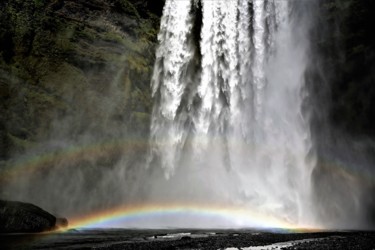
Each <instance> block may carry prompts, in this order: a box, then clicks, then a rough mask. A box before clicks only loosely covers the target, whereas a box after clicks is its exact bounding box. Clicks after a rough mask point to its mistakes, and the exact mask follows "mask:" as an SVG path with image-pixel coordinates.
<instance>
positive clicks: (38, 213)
mask: <svg viewBox="0 0 375 250" xmlns="http://www.w3.org/2000/svg"><path fill="white" fill-rule="evenodd" d="M67 226H68V220H67V219H65V218H56V217H55V216H53V215H52V214H50V213H48V212H46V211H44V210H43V209H41V208H39V207H37V206H35V205H33V204H29V203H23V202H14V201H3V200H0V233H39V232H46V231H52V230H56V229H58V228H64V227H67Z"/></svg>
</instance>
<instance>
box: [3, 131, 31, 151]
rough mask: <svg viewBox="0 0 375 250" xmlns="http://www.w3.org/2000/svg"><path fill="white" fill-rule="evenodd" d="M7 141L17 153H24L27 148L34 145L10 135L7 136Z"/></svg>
mask: <svg viewBox="0 0 375 250" xmlns="http://www.w3.org/2000/svg"><path fill="white" fill-rule="evenodd" d="M7 137H8V140H9V142H10V144H11V145H12V146H13V147H14V148H17V149H18V151H26V150H27V149H29V148H32V147H33V146H34V145H35V143H34V142H32V141H29V140H25V139H22V138H19V137H16V136H13V135H11V134H9V133H8V134H7Z"/></svg>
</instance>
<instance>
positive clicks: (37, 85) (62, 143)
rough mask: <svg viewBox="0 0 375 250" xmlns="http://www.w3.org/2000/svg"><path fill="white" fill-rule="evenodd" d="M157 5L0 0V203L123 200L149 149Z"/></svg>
mask: <svg viewBox="0 0 375 250" xmlns="http://www.w3.org/2000/svg"><path fill="white" fill-rule="evenodd" d="M163 5H164V1H162V0H157V1H145V0H92V1H86V0H45V1H39V0H4V1H0V24H1V25H0V110H1V112H0V197H2V198H5V199H15V200H22V201H27V202H32V203H34V204H37V205H40V206H43V207H44V208H46V209H48V211H51V212H53V213H56V212H61V213H62V214H64V215H65V214H68V213H69V211H74V210H79V208H82V207H85V208H87V210H93V209H95V208H97V207H98V206H110V205H111V204H113V203H116V202H121V200H122V199H123V195H124V193H128V192H124V190H123V188H124V187H123V186H121V185H124V186H132V185H131V184H130V181H133V179H134V175H135V174H133V173H128V172H129V171H130V170H129V169H131V168H136V165H137V162H138V161H143V160H144V159H143V158H144V157H139V156H144V154H145V152H146V151H147V148H146V146H145V145H146V142H147V138H148V133H149V132H148V131H149V123H150V114H151V111H152V98H151V94H150V86H149V85H150V78H151V74H152V69H153V64H154V57H155V49H156V46H157V34H158V29H159V25H160V15H161V12H162V8H163ZM115 166H118V167H117V169H116V170H114V168H115ZM128 180H129V181H128ZM109 194H110V195H109ZM82 197H85V199H82ZM68 208H70V210H69V209H68Z"/></svg>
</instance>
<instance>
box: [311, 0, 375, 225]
mask: <svg viewBox="0 0 375 250" xmlns="http://www.w3.org/2000/svg"><path fill="white" fill-rule="evenodd" d="M316 3H317V4H316V8H317V10H316V13H317V14H316V18H315V24H314V27H313V29H312V30H311V41H312V43H311V44H312V48H311V52H312V53H311V55H310V59H311V60H310V61H311V65H310V67H309V70H308V72H307V74H306V77H307V78H306V79H307V84H308V85H307V86H308V88H309V89H310V98H309V100H308V101H307V103H306V104H307V109H308V110H310V111H311V125H312V133H313V138H314V140H315V146H316V152H317V155H318V163H317V167H316V168H315V170H314V173H313V178H314V185H315V191H316V200H317V204H318V207H320V213H321V217H322V218H325V219H326V220H327V221H329V220H330V219H332V218H337V225H339V224H340V223H342V225H341V226H343V227H349V228H352V227H362V226H364V225H366V226H369V227H373V226H374V225H375V223H374V222H375V220H374V218H375V216H374V212H375V200H374V198H373V191H374V190H375V180H374V177H375V167H374V166H375V144H374V139H375V137H374V136H375V123H374V122H375V120H374V117H375V113H374V112H375V102H374V100H375V92H374V91H375V41H374V37H375V36H374V32H373V23H375V16H374V15H373V13H374V11H375V2H374V1H371V0H329V1H323V0H322V1H316Z"/></svg>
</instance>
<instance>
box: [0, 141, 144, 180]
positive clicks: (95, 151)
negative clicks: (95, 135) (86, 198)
mask: <svg viewBox="0 0 375 250" xmlns="http://www.w3.org/2000/svg"><path fill="white" fill-rule="evenodd" d="M147 148H148V140H145V139H136V138H134V139H123V140H111V141H103V142H100V143H95V144H82V145H74V146H70V147H66V148H63V149H61V150H56V151H53V152H48V153H43V154H37V155H32V156H25V157H22V158H21V159H18V160H16V161H13V162H9V163H8V164H7V165H6V166H5V167H3V168H2V169H0V181H1V180H3V181H9V180H11V179H12V178H18V177H19V176H21V175H29V174H32V173H34V172H37V171H40V170H43V169H49V168H53V167H56V166H64V167H65V166H68V165H71V166H74V164H77V163H79V162H81V161H84V160H86V159H89V160H92V159H95V160H99V159H101V158H105V157H108V156H111V155H116V154H117V155H118V154H122V153H123V152H126V151H132V152H134V151H142V150H143V151H145V150H147Z"/></svg>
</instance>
